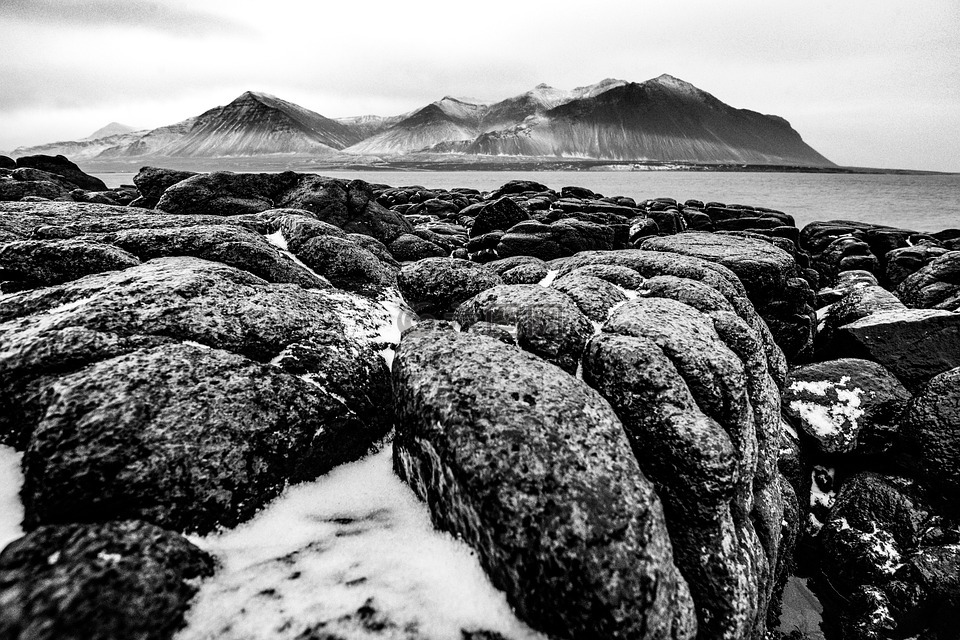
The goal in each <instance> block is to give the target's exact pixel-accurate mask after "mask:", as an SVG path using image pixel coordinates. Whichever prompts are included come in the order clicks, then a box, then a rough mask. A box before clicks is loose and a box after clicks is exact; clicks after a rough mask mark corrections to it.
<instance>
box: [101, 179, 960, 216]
mask: <svg viewBox="0 0 960 640" xmlns="http://www.w3.org/2000/svg"><path fill="white" fill-rule="evenodd" d="M322 174H323V175H327V176H331V177H335V178H345V179H354V178H359V179H361V180H366V181H367V182H377V183H382V184H389V185H391V186H396V187H399V186H408V185H420V186H423V187H427V188H437V189H451V188H453V187H469V188H474V189H479V190H481V191H491V190H493V189H496V188H497V187H499V186H500V185H502V184H503V183H505V182H507V181H508V180H517V179H523V180H535V181H537V182H540V183H542V184H545V185H547V186H548V187H551V188H553V189H557V190H559V189H560V188H561V187H564V186H568V185H576V186H579V187H586V188H588V189H591V190H593V191H596V192H598V193H601V194H603V195H605V196H630V197H632V198H635V199H637V200H644V199H647V198H658V197H670V198H676V199H677V200H679V201H681V202H682V201H684V200H688V199H696V200H703V201H704V202H707V201H710V200H713V201H718V202H723V203H726V204H733V203H738V204H748V205H753V206H763V207H771V208H774V209H779V210H781V211H784V212H786V213H789V214H790V215H792V216H793V217H794V219H795V220H796V223H797V226H798V227H803V226H805V225H807V224H809V223H811V222H813V221H815V220H858V221H861V222H871V223H874V224H884V225H889V226H894V227H902V228H908V229H914V230H916V231H939V230H941V229H948V228H960V174H950V175H893V174H822V173H717V172H709V173H705V172H688V171H536V172H534V171H323V172H322ZM97 175H98V177H99V178H101V179H102V180H103V181H104V182H106V183H107V186H109V187H115V186H119V185H121V184H131V183H132V181H133V176H134V175H135V174H133V173H102V174H97Z"/></svg>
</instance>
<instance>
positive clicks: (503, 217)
mask: <svg viewBox="0 0 960 640" xmlns="http://www.w3.org/2000/svg"><path fill="white" fill-rule="evenodd" d="M529 219H530V214H529V213H527V212H526V211H524V210H523V209H521V208H520V206H519V205H518V204H517V203H516V202H514V201H513V200H511V199H510V198H500V199H499V200H494V201H493V202H490V203H488V204H485V205H483V206H482V207H479V208H478V209H477V212H476V217H475V218H474V220H473V226H471V227H470V237H471V238H476V237H478V236H482V235H484V234H486V233H490V232H491V231H506V230H507V229H509V228H510V227H512V226H514V225H515V224H517V223H520V222H523V221H524V220H529Z"/></svg>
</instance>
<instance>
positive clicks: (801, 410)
mask: <svg viewBox="0 0 960 640" xmlns="http://www.w3.org/2000/svg"><path fill="white" fill-rule="evenodd" d="M849 382H850V377H849V376H843V377H842V378H840V381H839V382H833V381H832V380H820V381H815V382H812V381H803V380H797V381H795V382H793V383H792V384H791V385H790V391H793V392H796V393H800V392H806V393H809V394H811V395H815V396H820V397H823V398H826V397H827V391H833V392H834V394H835V395H836V397H837V402H834V403H831V404H824V403H823V402H822V401H812V402H811V401H807V400H792V401H791V402H790V409H792V410H793V411H795V412H797V414H798V415H799V416H800V419H801V420H802V421H803V423H804V424H806V425H807V426H808V427H810V429H811V430H812V432H813V433H814V434H816V435H818V436H821V437H829V436H836V435H839V434H841V432H842V431H845V432H848V433H850V434H852V435H851V436H850V437H855V436H856V432H857V430H858V422H857V421H858V420H859V418H860V417H861V416H863V413H864V410H863V409H862V408H861V404H862V401H861V396H862V394H863V390H862V389H860V388H858V387H853V388H848V387H847V384H848V383H849ZM845 427H846V428H845Z"/></svg>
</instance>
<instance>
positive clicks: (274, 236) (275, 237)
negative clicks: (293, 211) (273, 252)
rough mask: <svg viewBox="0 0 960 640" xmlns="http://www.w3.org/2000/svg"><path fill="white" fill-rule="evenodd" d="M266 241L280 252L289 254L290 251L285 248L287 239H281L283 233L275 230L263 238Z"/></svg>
mask: <svg viewBox="0 0 960 640" xmlns="http://www.w3.org/2000/svg"><path fill="white" fill-rule="evenodd" d="M264 237H265V238H266V239H267V242H269V243H270V244H272V245H273V246H275V247H277V248H278V249H280V250H281V251H286V252H288V253H289V251H290V249H288V248H287V239H286V238H284V237H283V231H281V230H280V229H277V230H276V231H274V232H273V233H271V234H268V235H266V236H264Z"/></svg>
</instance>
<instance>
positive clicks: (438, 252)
mask: <svg viewBox="0 0 960 640" xmlns="http://www.w3.org/2000/svg"><path fill="white" fill-rule="evenodd" d="M387 248H388V249H389V251H390V253H391V255H393V257H394V258H395V259H397V260H399V261H400V262H410V261H415V260H422V259H424V258H438V257H443V256H446V255H447V254H448V253H449V252H448V251H447V250H446V249H444V248H443V247H441V246H438V245H436V244H435V243H433V242H430V241H429V240H424V239H423V238H420V237H418V236H415V235H413V234H412V233H405V234H403V235H402V236H399V237H398V238H397V239H395V240H394V241H393V242H391V243H390V244H389V245H388V247H387Z"/></svg>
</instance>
